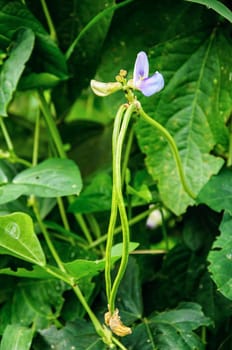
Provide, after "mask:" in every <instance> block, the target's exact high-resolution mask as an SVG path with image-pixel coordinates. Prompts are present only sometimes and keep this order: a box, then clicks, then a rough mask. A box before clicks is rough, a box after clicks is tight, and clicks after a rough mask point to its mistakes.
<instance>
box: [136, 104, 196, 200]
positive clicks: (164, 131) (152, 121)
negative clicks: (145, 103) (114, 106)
mask: <svg viewBox="0 0 232 350" xmlns="http://www.w3.org/2000/svg"><path fill="white" fill-rule="evenodd" d="M139 114H140V116H141V117H142V118H143V119H144V120H146V121H147V122H148V123H149V124H151V125H152V126H154V127H155V128H156V129H158V130H159V131H160V132H161V134H162V135H163V136H164V137H165V138H166V140H167V141H168V143H169V146H170V148H171V150H172V153H173V156H174V159H175V161H176V165H177V169H178V172H179V176H180V180H181V183H182V186H183V188H184V190H185V192H186V193H188V195H189V196H190V197H191V198H193V199H195V198H196V196H195V194H194V193H193V192H192V190H191V189H190V188H189V186H188V184H187V182H186V179H185V175H184V170H183V166H182V163H181V159H180V155H179V151H178V148H177V146H176V143H175V141H174V139H173V137H172V136H171V134H170V133H169V132H168V130H167V129H165V128H164V127H163V126H162V125H161V124H160V123H158V122H157V121H156V120H155V119H152V118H151V117H149V115H148V114H146V113H145V112H144V110H143V109H142V107H140V108H139Z"/></svg>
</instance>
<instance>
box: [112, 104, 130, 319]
mask: <svg viewBox="0 0 232 350" xmlns="http://www.w3.org/2000/svg"><path fill="white" fill-rule="evenodd" d="M135 108H136V106H135V105H134V104H131V105H130V106H129V107H128V109H127V111H126V113H125V114H124V118H123V121H122V125H121V129H120V132H119V135H118V140H117V145H116V154H115V159H114V161H115V165H114V172H115V173H114V179H115V183H114V187H115V194H116V202H117V205H118V210H119V214H120V219H121V224H122V236H123V251H122V258H121V262H120V266H119V269H118V272H117V275H116V277H115V280H114V283H113V286H112V290H111V293H110V300H109V311H110V312H111V313H112V314H113V312H114V310H115V299H116V294H117V291H118V287H119V284H120V282H121V280H122V278H123V275H124V273H125V270H126V267H127V262H128V257H129V244H130V231H129V225H128V219H127V213H126V209H125V204H124V200H123V194H122V175H121V158H122V146H123V141H124V138H125V135H126V132H127V128H128V125H129V121H130V118H131V115H132V113H133V112H134V110H135Z"/></svg>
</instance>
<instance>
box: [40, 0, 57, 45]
mask: <svg viewBox="0 0 232 350" xmlns="http://www.w3.org/2000/svg"><path fill="white" fill-rule="evenodd" d="M40 2H41V5H42V8H43V12H44V15H45V17H46V20H47V24H48V28H49V30H50V37H51V38H52V39H53V40H54V41H57V35H56V30H55V27H54V24H53V21H52V18H51V16H50V13H49V10H48V7H47V4H46V1H45V0H40Z"/></svg>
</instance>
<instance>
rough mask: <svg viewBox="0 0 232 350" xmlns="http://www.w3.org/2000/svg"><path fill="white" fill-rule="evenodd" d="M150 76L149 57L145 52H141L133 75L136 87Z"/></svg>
mask: <svg viewBox="0 0 232 350" xmlns="http://www.w3.org/2000/svg"><path fill="white" fill-rule="evenodd" d="M148 74H149V63H148V58H147V55H146V53H145V52H144V51H141V52H139V53H138V55H137V58H136V61H135V66H134V74H133V80H134V85H135V86H136V85H137V83H138V82H139V81H140V80H142V79H145V78H147V77H148Z"/></svg>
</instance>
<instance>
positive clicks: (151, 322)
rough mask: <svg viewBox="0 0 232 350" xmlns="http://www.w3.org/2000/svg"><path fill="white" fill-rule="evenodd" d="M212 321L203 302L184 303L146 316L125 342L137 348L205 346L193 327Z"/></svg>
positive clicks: (145, 349)
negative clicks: (148, 316) (204, 310)
mask: <svg viewBox="0 0 232 350" xmlns="http://www.w3.org/2000/svg"><path fill="white" fill-rule="evenodd" d="M210 324H211V321H210V319H209V318H208V317H205V316H204V314H203V312H202V311H201V307H200V305H198V304H195V303H183V304H181V305H180V306H179V307H178V308H177V309H176V310H170V311H165V312H162V313H160V314H158V315H156V316H154V317H151V318H148V319H145V320H144V323H143V324H141V325H139V326H137V327H136V328H135V330H134V332H133V334H132V335H131V336H130V337H128V340H127V339H126V341H125V344H126V345H127V346H128V347H129V348H130V347H131V348H133V349H134V350H140V349H143V350H152V349H154V348H157V349H178V350H192V349H198V350H203V349H204V344H203V343H202V341H201V339H200V338H199V337H198V336H197V335H196V333H194V332H193V331H194V330H196V329H197V328H199V327H201V326H209V325H210Z"/></svg>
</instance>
